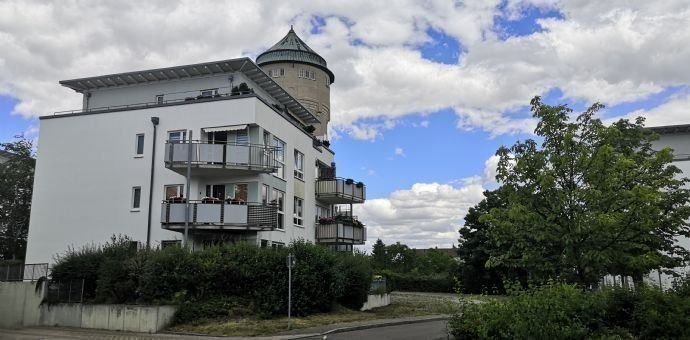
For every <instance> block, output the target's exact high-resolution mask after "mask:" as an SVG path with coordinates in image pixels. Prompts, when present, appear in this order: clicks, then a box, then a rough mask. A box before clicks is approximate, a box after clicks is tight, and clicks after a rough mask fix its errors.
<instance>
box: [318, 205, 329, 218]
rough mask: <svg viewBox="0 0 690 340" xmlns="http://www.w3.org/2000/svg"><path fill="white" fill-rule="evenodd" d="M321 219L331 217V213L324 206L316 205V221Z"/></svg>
mask: <svg viewBox="0 0 690 340" xmlns="http://www.w3.org/2000/svg"><path fill="white" fill-rule="evenodd" d="M322 217H331V211H330V210H329V209H328V208H326V207H324V206H320V205H317V206H316V219H319V218H322Z"/></svg>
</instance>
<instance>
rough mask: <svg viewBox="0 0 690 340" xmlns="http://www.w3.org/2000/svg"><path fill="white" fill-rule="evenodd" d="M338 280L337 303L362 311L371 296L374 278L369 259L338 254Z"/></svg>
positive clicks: (363, 256)
mask: <svg viewBox="0 0 690 340" xmlns="http://www.w3.org/2000/svg"><path fill="white" fill-rule="evenodd" d="M338 255H339V256H338V258H337V264H336V273H337V274H338V275H339V277H338V278H337V279H336V282H337V283H340V284H341V285H340V287H339V290H340V293H339V294H338V299H337V302H338V303H339V304H341V305H343V306H345V307H347V308H350V309H354V310H360V309H361V308H362V306H363V305H364V303H365V302H367V297H368V295H369V288H370V287H371V281H372V277H373V275H374V272H373V270H372V269H371V263H370V261H369V257H367V256H366V255H364V254H360V253H355V254H354V255H352V254H338Z"/></svg>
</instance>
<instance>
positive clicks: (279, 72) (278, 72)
mask: <svg viewBox="0 0 690 340" xmlns="http://www.w3.org/2000/svg"><path fill="white" fill-rule="evenodd" d="M284 75H285V69H284V68H280V69H278V68H277V69H275V70H271V77H273V78H278V77H282V76H284Z"/></svg>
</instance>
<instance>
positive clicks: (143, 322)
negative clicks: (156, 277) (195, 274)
mask: <svg viewBox="0 0 690 340" xmlns="http://www.w3.org/2000/svg"><path fill="white" fill-rule="evenodd" d="M175 310H176V307H174V306H134V305H131V306H130V305H90V304H81V303H61V304H57V305H52V306H41V317H40V320H39V325H41V326H66V327H79V328H97V329H108V330H112V331H128V332H141V333H156V332H158V331H160V330H162V329H164V328H165V327H167V326H168V325H169V324H170V322H171V321H172V318H173V316H174V315H175Z"/></svg>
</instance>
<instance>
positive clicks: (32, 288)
mask: <svg viewBox="0 0 690 340" xmlns="http://www.w3.org/2000/svg"><path fill="white" fill-rule="evenodd" d="M43 288H45V284H44V285H43ZM43 292H44V290H43V289H42V290H41V292H40V293H39V292H36V283H35V282H0V327H2V328H18V327H22V326H33V325H38V320H39V318H40V315H41V314H40V309H39V305H40V304H41V301H42V300H43Z"/></svg>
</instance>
